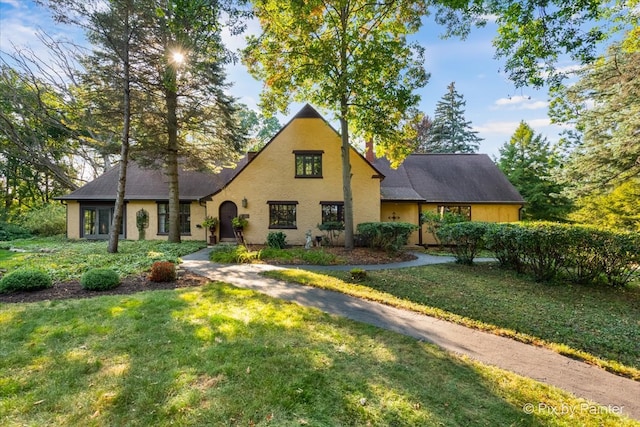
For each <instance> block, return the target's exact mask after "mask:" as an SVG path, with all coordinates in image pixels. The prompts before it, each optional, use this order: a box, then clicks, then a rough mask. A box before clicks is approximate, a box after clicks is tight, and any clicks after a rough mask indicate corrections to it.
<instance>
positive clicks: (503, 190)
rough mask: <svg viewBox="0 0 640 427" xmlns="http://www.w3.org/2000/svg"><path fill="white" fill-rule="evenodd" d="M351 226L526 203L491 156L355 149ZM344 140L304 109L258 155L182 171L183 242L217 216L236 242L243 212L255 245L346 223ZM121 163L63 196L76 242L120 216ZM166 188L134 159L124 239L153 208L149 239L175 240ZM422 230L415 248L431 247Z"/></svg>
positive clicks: (473, 213)
mask: <svg viewBox="0 0 640 427" xmlns="http://www.w3.org/2000/svg"><path fill="white" fill-rule="evenodd" d="M349 156H350V161H351V175H352V178H351V187H352V191H353V206H354V224H356V225H357V224H359V223H362V222H376V221H405V222H411V223H415V224H418V223H419V214H420V212H421V211H424V210H436V211H440V212H444V211H455V212H458V213H462V214H464V215H467V216H469V217H470V219H471V220H478V221H496V222H498V221H499V222H508V221H517V220H518V219H519V210H520V208H521V207H522V205H523V203H524V201H523V199H522V197H521V196H520V194H518V192H517V190H515V188H514V187H513V186H512V185H511V184H509V182H508V180H507V179H506V177H505V176H504V175H503V174H502V173H501V172H500V170H499V169H498V168H497V167H496V166H495V165H494V164H493V162H492V161H491V159H489V157H488V156H486V155H476V154H471V155H458V154H432V155H431V154H426V155H411V156H409V157H408V158H407V159H406V160H405V161H404V163H403V164H402V165H401V166H400V167H398V168H397V169H392V168H391V167H390V165H389V162H388V161H387V160H385V159H374V158H373V153H372V150H371V147H369V150H368V151H367V153H366V154H365V155H362V154H360V153H359V152H358V151H356V150H355V149H354V148H351V150H350V152H349ZM341 164H342V163H341V139H340V135H339V134H338V132H337V131H336V130H334V129H333V128H332V127H331V125H330V124H329V123H328V122H327V121H326V120H325V119H323V118H322V116H321V115H320V114H319V113H318V112H317V111H316V110H315V109H313V108H312V107H311V106H309V105H306V106H305V107H304V108H302V110H300V112H298V114H296V115H295V116H294V117H293V118H292V119H291V121H290V122H289V123H288V124H287V125H285V126H284V127H283V128H282V129H281V130H280V131H279V132H278V133H277V134H276V135H275V136H274V137H273V138H272V139H271V141H269V143H267V144H266V145H265V146H264V147H263V148H262V149H261V150H260V151H258V152H256V153H248V154H247V155H246V156H245V157H244V158H243V159H242V160H241V161H240V162H239V163H238V164H237V165H236V167H235V168H233V169H223V170H222V171H221V172H220V173H217V174H213V173H204V172H195V171H187V170H184V169H180V171H179V182H180V225H181V232H182V238H183V239H185V240H189V239H192V240H206V239H207V234H208V231H207V230H205V229H204V228H202V227H201V226H200V224H201V223H202V221H203V220H204V218H205V216H215V217H218V218H219V219H220V225H219V230H218V234H219V238H220V239H221V240H235V235H234V231H233V227H232V224H231V220H232V218H234V217H236V216H242V217H244V218H246V219H247V221H248V225H247V227H246V228H245V230H244V232H243V233H244V238H245V240H246V241H247V242H249V243H255V244H260V243H264V242H265V241H266V237H267V234H268V233H269V232H270V231H281V232H283V233H285V235H286V236H287V242H289V243H290V244H298V245H302V244H304V242H305V239H306V238H305V234H306V233H307V232H308V231H311V233H312V234H313V235H319V234H321V233H320V231H319V230H318V228H317V226H318V224H321V223H323V222H327V221H341V220H342V218H343V211H344V202H343V190H342V169H341V168H342V166H341ZM117 178H118V167H117V166H116V167H114V168H112V169H110V170H108V171H107V172H105V174H104V175H102V176H100V177H98V178H97V179H95V180H94V181H92V182H90V183H88V184H87V185H85V186H84V187H82V188H80V189H78V190H76V191H74V192H72V193H70V194H68V195H66V196H63V197H60V198H59V199H60V200H62V201H63V202H64V203H66V205H67V235H68V237H69V238H106V237H107V235H108V230H109V225H110V222H111V218H112V216H113V205H114V201H115V194H116V188H117ZM167 197H168V184H167V179H166V177H165V176H164V174H163V172H162V171H161V170H159V169H145V168H142V167H141V166H139V165H138V164H136V163H134V162H132V163H130V167H129V169H128V172H127V187H126V192H125V218H126V220H125V221H124V223H123V226H124V227H123V233H122V238H126V239H137V238H138V229H137V226H136V217H137V215H138V213H139V212H141V211H142V210H144V211H145V212H147V213H148V214H147V216H148V218H149V220H148V226H147V229H146V233H145V236H146V238H147V239H162V238H166V235H167V234H168V233H167V231H168V229H167V227H168V201H167ZM430 242H431V241H430V236H429V235H428V233H426V232H425V231H424V230H422V231H420V232H416V233H414V235H413V236H412V241H411V243H414V244H426V243H430Z"/></svg>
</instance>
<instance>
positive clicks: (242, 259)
mask: <svg viewBox="0 0 640 427" xmlns="http://www.w3.org/2000/svg"><path fill="white" fill-rule="evenodd" d="M260 254H261V251H250V250H249V249H247V247H246V246H244V245H218V246H214V248H213V249H212V250H211V254H210V255H209V259H210V260H211V261H213V262H220V263H233V264H243V263H244V264H250V263H251V262H253V261H255V260H258V259H260Z"/></svg>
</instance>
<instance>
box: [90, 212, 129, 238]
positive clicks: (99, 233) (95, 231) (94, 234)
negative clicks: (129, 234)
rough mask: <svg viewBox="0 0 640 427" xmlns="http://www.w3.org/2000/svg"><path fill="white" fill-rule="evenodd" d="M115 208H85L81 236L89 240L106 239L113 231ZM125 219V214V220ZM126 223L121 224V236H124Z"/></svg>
mask: <svg viewBox="0 0 640 427" xmlns="http://www.w3.org/2000/svg"><path fill="white" fill-rule="evenodd" d="M114 211H115V208H114V207H113V205H112V204H109V205H108V206H83V207H82V225H81V227H82V230H81V236H82V237H85V238H89V239H106V238H107V237H108V236H109V230H110V229H111V221H113V215H114ZM122 219H124V212H123V218H122ZM123 224H124V221H122V220H121V222H120V236H124V227H123Z"/></svg>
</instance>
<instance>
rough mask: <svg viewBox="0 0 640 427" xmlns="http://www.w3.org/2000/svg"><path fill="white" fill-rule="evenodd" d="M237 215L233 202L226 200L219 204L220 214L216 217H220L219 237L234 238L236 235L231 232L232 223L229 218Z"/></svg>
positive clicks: (236, 208)
mask: <svg viewBox="0 0 640 427" xmlns="http://www.w3.org/2000/svg"><path fill="white" fill-rule="evenodd" d="M236 216H238V207H237V206H236V204H235V203H233V202H230V201H226V202H223V203H222V204H221V205H220V214H219V215H218V218H220V239H221V240H222V239H233V240H235V238H236V235H235V234H234V232H233V224H231V220H232V219H233V218H234V217H236Z"/></svg>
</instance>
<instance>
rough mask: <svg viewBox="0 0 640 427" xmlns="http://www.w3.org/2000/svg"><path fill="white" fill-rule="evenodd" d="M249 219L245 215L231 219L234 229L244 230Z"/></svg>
mask: <svg viewBox="0 0 640 427" xmlns="http://www.w3.org/2000/svg"><path fill="white" fill-rule="evenodd" d="M248 222H249V221H247V219H246V218H245V217H243V216H236V217H234V218H233V219H232V220H231V225H233V228H234V230H242V229H244V228H245V227H246V226H247V223H248Z"/></svg>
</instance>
